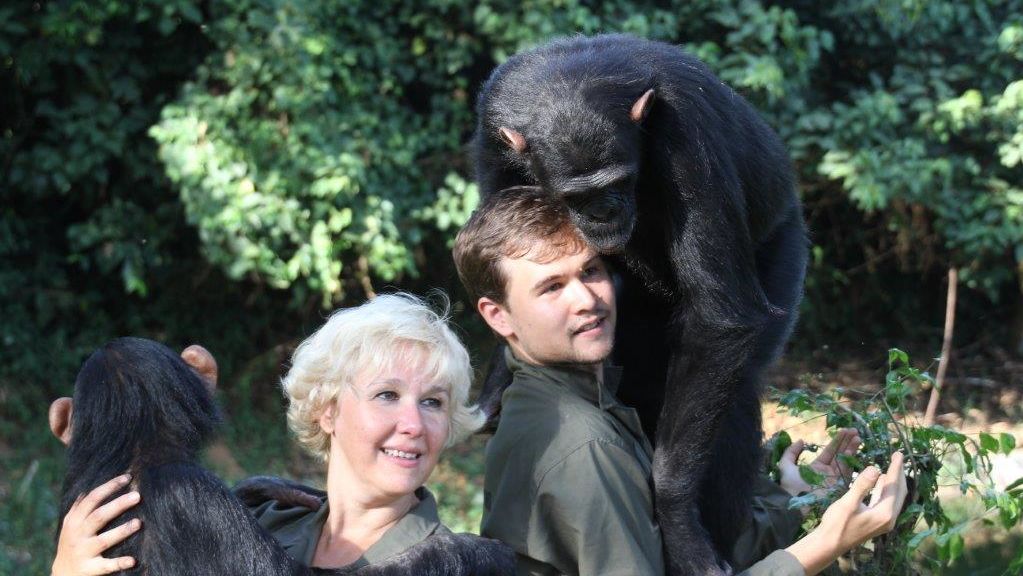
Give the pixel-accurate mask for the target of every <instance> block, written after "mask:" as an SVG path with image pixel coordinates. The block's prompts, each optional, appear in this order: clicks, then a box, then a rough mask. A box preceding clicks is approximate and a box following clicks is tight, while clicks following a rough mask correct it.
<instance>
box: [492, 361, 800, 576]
mask: <svg viewBox="0 0 1023 576" xmlns="http://www.w3.org/2000/svg"><path fill="white" fill-rule="evenodd" d="M506 359H507V361H508V366H509V368H510V369H511V371H512V373H513V376H514V379H513V381H512V384H511V386H509V387H508V389H507V390H506V391H505V393H504V396H503V398H502V403H501V406H502V408H501V420H500V424H499V425H498V428H497V432H496V433H495V434H494V437H493V438H492V439H491V440H490V442H489V443H488V445H487V452H486V471H485V477H484V485H483V491H484V511H483V523H482V526H481V530H480V532H481V534H482V535H483V536H485V537H487V538H496V539H498V540H501V541H503V542H505V543H506V544H508V545H510V546H511V547H512V548H513V549H514V550H515V552H516V555H517V557H518V570H519V573H520V574H602V575H603V574H606V575H615V574H622V575H626V574H627V575H647V574H650V575H661V574H664V560H663V554H662V548H661V535H660V531H659V529H658V527H657V523H656V522H655V520H654V510H653V497H652V485H651V478H652V466H651V463H652V455H653V449H652V447H651V446H650V443H649V441H648V440H647V438H646V436H645V435H644V434H643V430H642V427H641V426H640V422H639V416H638V415H637V414H636V411H635V410H633V409H632V408H629V407H627V406H625V405H623V404H621V403H620V402H618V400H617V399H616V398H615V391H616V390H617V387H618V382H619V380H620V378H621V371H620V368H617V367H611V366H607V367H605V368H604V373H603V382H602V383H598V380H597V378H596V375H595V374H593V373H592V372H588V371H585V370H581V369H579V368H575V367H572V366H557V367H552V366H534V365H530V364H526V363H523V362H520V361H519V360H517V359H516V358H515V357H514V356H513V355H512V354H511V353H510V352H509V353H508V354H507V355H506ZM766 485H770V486H766ZM771 487H773V492H772V488H771ZM757 492H758V494H757V496H756V498H755V502H754V510H753V522H752V523H751V525H750V527H749V529H748V530H747V531H746V532H745V533H744V534H743V536H742V538H740V540H739V544H738V545H737V547H736V554H735V557H736V564H737V566H738V567H740V568H741V567H745V566H748V565H749V564H753V562H754V561H755V560H757V559H759V558H763V557H764V556H767V555H768V554H769V553H771V551H772V550H777V549H778V548H783V547H785V546H787V545H788V544H790V543H791V542H792V539H793V537H794V535H795V533H796V531H797V530H798V528H799V524H800V517H799V513H798V512H797V511H792V510H788V499H789V497H788V494H785V493H784V492H783V491H782V490H781V489H780V488H778V487H777V486H776V485H774V484H773V483H772V482H770V481H769V480H767V479H766V478H764V479H763V483H762V484H758V486H757ZM743 575H745V576H767V575H774V576H789V575H791V576H803V569H802V567H801V566H800V564H799V562H797V561H796V559H795V557H793V556H792V555H791V554H789V553H787V552H785V551H780V550H779V551H776V552H774V553H771V555H770V556H768V557H767V558H765V559H764V560H761V561H759V562H757V563H756V564H753V565H752V566H750V567H749V568H748V570H747V571H746V572H743Z"/></svg>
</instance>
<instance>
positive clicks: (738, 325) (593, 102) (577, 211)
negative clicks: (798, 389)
mask: <svg viewBox="0 0 1023 576" xmlns="http://www.w3.org/2000/svg"><path fill="white" fill-rule="evenodd" d="M478 113H479V125H478V128H477V133H476V136H475V141H474V155H475V162H476V171H477V172H476V174H477V178H478V181H479V185H480V189H481V193H482V194H483V195H487V194H491V193H493V192H495V191H497V190H501V189H505V188H508V187H512V186H517V185H533V186H541V187H542V188H544V189H545V190H546V191H548V192H549V193H550V194H554V195H556V196H558V197H560V198H562V199H563V200H564V201H565V202H566V203H567V205H568V206H569V207H570V209H571V211H572V217H573V222H574V223H575V224H576V226H577V227H578V228H579V229H580V230H581V231H582V233H583V235H584V236H585V237H586V239H587V241H589V242H590V243H591V244H592V245H593V246H594V247H595V248H597V249H598V250H599V251H600V252H601V253H603V254H606V255H608V256H610V257H611V260H612V261H613V262H615V263H617V264H619V269H620V270H619V271H620V274H621V278H622V282H621V286H620V293H619V297H618V299H619V322H618V331H617V334H616V344H615V353H614V355H615V359H616V361H617V362H618V363H620V364H622V365H624V366H625V372H624V375H625V382H623V384H622V386H621V388H620V390H621V395H622V396H623V398H622V400H623V401H626V402H628V403H630V404H632V405H634V406H636V407H637V409H638V410H639V411H640V414H641V417H642V418H643V420H644V426H645V429H646V430H647V433H648V434H650V435H651V436H652V437H653V438H654V440H655V446H656V451H655V457H654V485H655V486H654V493H655V506H656V513H657V518H658V522H659V524H660V526H661V530H662V534H663V540H664V546H665V554H666V558H667V563H668V567H669V569H670V571H671V572H672V573H673V574H701V575H703V574H718V573H721V572H722V571H724V570H725V568H724V567H723V566H722V563H721V562H720V560H721V559H727V555H728V552H727V551H729V550H731V546H732V544H733V543H734V540H735V538H736V537H737V534H738V532H739V531H740V530H741V529H742V526H743V523H744V521H745V519H746V518H747V517H748V515H749V502H750V490H751V488H750V487H751V483H752V481H753V478H754V475H755V474H757V473H758V466H759V462H760V442H761V436H762V433H761V426H760V405H759V392H760V376H761V373H762V371H763V369H764V368H765V367H766V366H767V365H769V364H770V363H771V362H772V361H773V360H774V359H775V358H776V357H777V356H778V355H779V354H780V351H781V349H782V347H783V345H784V343H785V341H786V340H787V338H788V336H789V334H790V333H791V331H792V328H793V325H794V323H795V321H796V316H797V308H798V305H799V301H800V299H801V295H802V284H803V277H804V274H805V268H806V259H807V240H806V232H805V226H804V223H803V217H802V210H801V206H800V203H799V200H798V198H797V195H796V191H795V184H794V177H793V171H792V168H791V163H790V160H789V158H788V156H787V154H786V151H785V149H784V147H783V145H782V143H781V141H780V139H779V138H778V136H777V135H776V134H775V133H774V132H773V131H772V130H771V129H770V128H769V127H768V126H767V125H766V124H765V123H764V121H763V120H762V119H761V118H760V116H759V115H758V114H757V112H756V111H755V110H754V109H753V107H752V106H750V104H749V103H747V102H746V101H745V100H744V99H743V98H742V97H741V96H739V95H738V94H736V93H735V92H734V91H733V90H732V89H730V88H729V87H728V86H726V85H725V84H724V83H722V82H721V81H720V80H719V79H718V78H717V77H715V76H714V74H713V73H711V71H710V70H709V69H708V68H707V67H706V66H705V65H704V64H703V63H702V62H700V61H699V60H697V59H696V58H694V57H692V56H690V55H689V54H687V53H685V52H684V51H683V50H681V49H679V48H677V47H674V46H670V45H668V44H663V43H659V42H651V41H647V40H641V39H637V38H633V37H629V36H623V35H606V36H598V37H594V38H584V37H577V38H572V39H567V40H561V41H555V42H552V43H550V44H548V45H545V46H542V47H540V48H537V49H535V50H532V51H529V52H525V53H522V54H518V55H516V56H514V57H512V58H511V59H509V60H508V61H507V62H505V63H504V64H502V65H501V66H499V67H498V68H497V69H496V70H495V71H494V72H493V74H492V75H491V77H490V79H489V80H488V81H487V83H486V85H485V86H484V87H483V90H482V93H481V95H480V98H479V104H478ZM493 381H494V379H490V381H489V383H490V384H492V383H493ZM488 394H489V395H490V398H489V399H488V398H486V397H484V398H482V399H481V405H483V406H494V404H495V402H494V399H495V398H499V397H500V390H499V389H493V388H491V389H489V390H485V391H484V395H485V396H486V395H488ZM655 428H656V431H655Z"/></svg>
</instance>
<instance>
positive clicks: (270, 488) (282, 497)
mask: <svg viewBox="0 0 1023 576" xmlns="http://www.w3.org/2000/svg"><path fill="white" fill-rule="evenodd" d="M232 491H233V492H234V495H235V496H237V497H238V499H239V500H241V501H242V503H243V504H245V505H246V506H248V507H249V508H256V507H258V506H259V505H261V504H264V503H266V502H269V501H271V500H276V501H277V502H280V503H281V504H283V505H285V506H300V507H302V508H309V509H311V510H315V509H317V508H319V507H320V505H321V504H322V503H323V500H324V499H325V498H326V497H327V493H326V492H324V491H323V490H317V489H316V488H312V487H310V486H306V485H305V484H302V483H300V482H295V481H294V480H288V479H286V478H280V477H278V476H253V477H251V478H246V479H245V480H242V481H241V482H239V483H237V484H235V485H234V488H233V489H232Z"/></svg>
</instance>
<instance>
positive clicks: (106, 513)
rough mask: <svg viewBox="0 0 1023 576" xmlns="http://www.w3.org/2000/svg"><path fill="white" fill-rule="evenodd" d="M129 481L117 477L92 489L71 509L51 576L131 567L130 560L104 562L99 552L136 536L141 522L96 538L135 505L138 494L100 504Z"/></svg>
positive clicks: (80, 575)
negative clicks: (108, 525)
mask: <svg viewBox="0 0 1023 576" xmlns="http://www.w3.org/2000/svg"><path fill="white" fill-rule="evenodd" d="M130 480H131V476H130V475H128V474H125V475H124V476H118V477H117V478H114V479H113V480H111V481H109V482H107V483H106V484H102V485H100V486H98V487H96V488H94V489H93V490H92V491H91V492H89V493H88V494H86V495H85V496H84V497H82V498H80V499H79V500H78V501H77V502H75V503H74V505H72V506H71V509H70V510H68V513H67V515H66V516H64V523H63V524H62V525H61V528H60V539H59V540H58V541H57V557H56V558H54V559H53V568H52V569H51V570H50V574H51V576H99V575H101V574H110V573H112V572H117V571H118V570H127V569H129V568H131V567H132V566H134V565H135V559H134V558H132V557H131V556H121V557H119V558H104V557H103V552H105V551H106V550H108V549H110V547H111V546H114V545H116V544H118V543H120V542H122V541H123V540H124V539H125V538H127V537H128V536H131V535H132V534H134V533H135V532H137V531H138V529H139V528H141V527H142V521H141V520H139V519H138V518H135V519H133V520H130V521H128V522H125V523H124V524H121V525H120V526H117V527H116V528H111V529H110V530H107V531H106V532H103V533H102V534H99V531H100V530H101V529H102V528H103V527H104V526H106V525H107V524H108V523H109V522H110V521H111V520H113V519H114V518H117V517H118V516H120V515H121V514H122V513H123V512H124V511H125V510H128V509H129V508H131V507H132V506H135V505H136V504H138V503H139V500H140V496H139V493H138V492H128V493H127V494H123V495H121V496H118V497H117V498H115V499H114V500H112V501H110V502H108V503H106V504H103V501H104V500H106V499H107V498H109V497H110V495H111V494H113V493H115V492H117V491H118V490H120V489H121V488H123V487H124V486H125V485H127V484H128V482H129V481H130Z"/></svg>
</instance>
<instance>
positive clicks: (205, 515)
mask: <svg viewBox="0 0 1023 576" xmlns="http://www.w3.org/2000/svg"><path fill="white" fill-rule="evenodd" d="M211 386H212V385H211V384H210V383H207V382H203V380H202V379H201V378H200V377H199V376H198V375H197V374H196V373H195V372H194V371H193V370H192V369H191V368H190V367H189V366H188V365H187V364H185V362H184V361H183V360H182V359H181V358H179V357H178V356H177V355H176V354H174V353H173V352H172V351H171V350H170V349H168V348H167V347H166V346H163V345H161V344H158V343H156V342H153V341H151V340H144V339H141V338H119V339H116V340H113V341H111V342H109V343H107V344H106V345H104V346H103V347H101V348H100V349H99V350H97V351H96V352H95V353H93V354H92V356H90V357H89V359H88V360H86V361H85V364H84V365H83V366H82V369H81V371H80V372H79V374H78V378H77V380H76V381H75V392H74V398H73V399H71V398H61V399H59V400H57V401H55V402H54V403H53V405H52V406H51V408H50V426H51V428H52V430H53V432H54V434H55V435H56V436H57V437H58V438H60V439H61V440H62V441H63V442H65V443H66V444H68V453H67V460H68V469H67V474H66V476H65V480H64V491H63V495H62V497H61V518H64V516H65V515H67V513H68V510H69V509H70V508H71V506H72V504H74V503H75V501H76V500H78V499H79V498H81V497H82V496H83V495H85V494H87V493H89V492H90V491H91V490H93V489H94V488H96V487H97V486H99V485H101V484H103V483H104V482H106V481H108V480H109V479H111V478H114V477H116V476H119V475H121V474H123V473H125V472H130V473H131V474H132V478H133V482H134V483H135V489H136V490H138V492H139V493H140V494H141V496H142V499H141V504H140V505H138V506H135V507H134V508H131V509H129V510H128V511H127V512H125V513H124V514H121V515H120V516H119V517H118V518H115V519H114V520H113V521H112V522H111V523H110V525H109V526H108V527H107V528H112V527H114V526H120V525H121V524H124V523H125V522H128V521H130V520H132V519H134V518H139V519H141V520H142V526H143V528H142V530H141V532H139V533H137V534H134V535H132V536H130V537H129V538H128V539H127V540H126V541H124V542H122V543H120V544H118V545H116V546H115V547H113V548H111V549H110V550H108V557H111V558H112V557H118V556H131V557H133V558H135V559H136V560H137V562H136V564H135V566H134V567H133V568H132V569H131V570H128V571H127V573H129V574H146V575H147V576H164V575H176V574H190V575H196V576H200V575H209V576H226V575H238V576H284V575H288V576H296V575H301V576H308V575H311V574H350V573H354V574H362V575H395V576H397V575H402V574H410V573H411V574H433V575H435V576H441V575H453V574H460V575H466V576H468V575H470V574H508V573H511V572H512V571H513V566H514V559H513V557H512V554H511V552H510V551H509V550H508V549H507V547H505V546H503V545H501V544H500V543H497V542H494V541H490V540H485V539H482V538H478V537H475V536H472V535H458V534H440V533H437V534H434V535H432V536H429V537H427V538H426V539H425V540H423V541H422V542H420V543H418V544H416V545H414V546H412V547H411V548H409V549H408V550H406V551H405V552H403V553H401V554H399V555H397V556H395V557H393V558H391V559H389V560H388V561H386V562H382V563H380V564H375V565H370V566H365V567H362V568H359V569H354V570H322V569H314V568H309V567H307V566H305V565H302V564H301V563H299V562H297V561H295V560H294V559H292V558H291V557H290V556H288V554H287V553H286V552H285V551H284V549H283V548H281V546H280V545H279V544H278V543H277V542H276V541H275V540H274V539H273V538H272V537H271V536H270V535H269V534H267V533H266V531H264V530H263V529H262V528H261V527H260V526H259V524H258V523H257V522H256V520H255V519H254V518H253V517H252V515H251V514H249V513H248V512H247V511H246V509H245V506H244V505H243V504H242V503H241V502H240V501H239V500H238V498H236V497H235V495H234V494H232V493H231V491H229V490H228V489H227V488H226V487H225V486H224V484H223V483H222V482H221V481H220V480H219V479H218V478H217V477H216V476H214V475H213V474H210V473H209V472H207V471H206V470H204V469H203V468H202V467H201V466H200V465H199V463H198V452H199V450H200V449H201V448H202V447H203V445H204V444H205V443H206V442H207V441H208V440H209V439H210V438H211V436H212V435H213V433H214V431H215V428H216V425H217V423H218V422H219V416H218V410H217V407H216V404H215V403H214V401H213V396H212V394H211V391H210V389H209V388H210V387H211ZM124 492H125V489H124V488H122V489H121V490H120V492H119V493H118V494H115V496H116V495H119V494H121V493H124Z"/></svg>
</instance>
